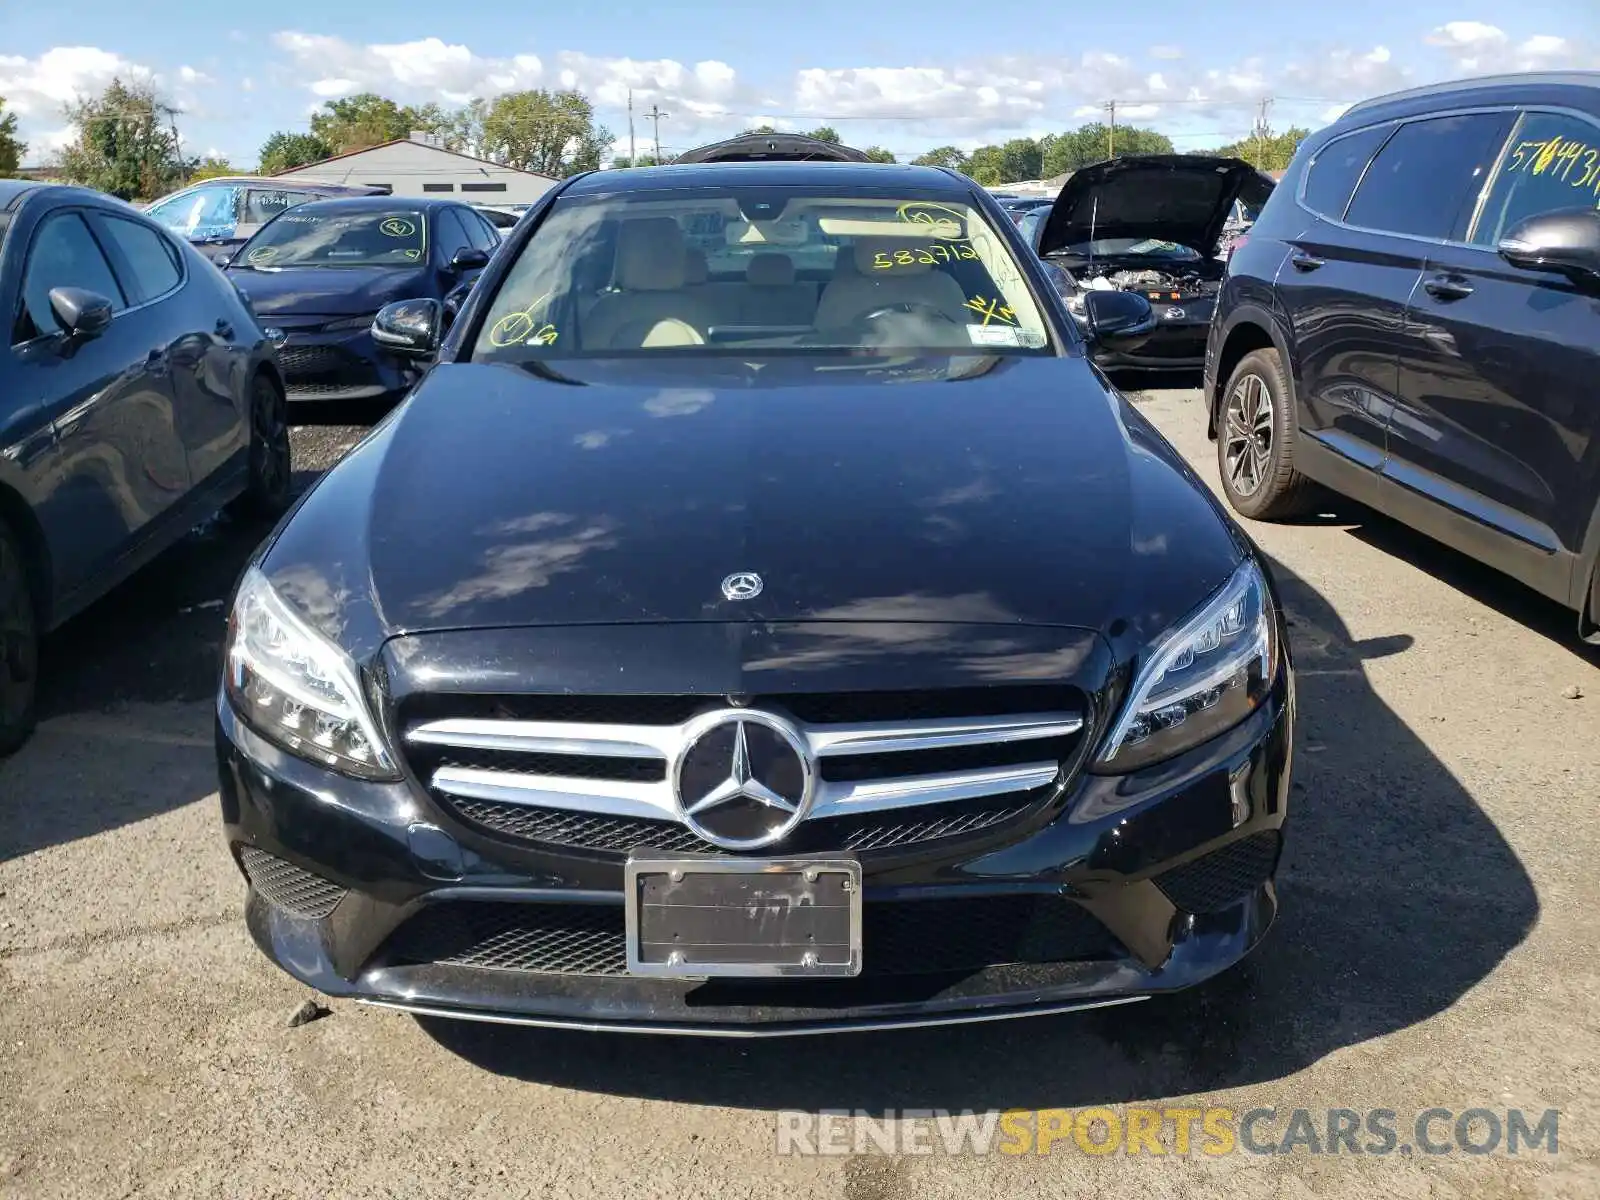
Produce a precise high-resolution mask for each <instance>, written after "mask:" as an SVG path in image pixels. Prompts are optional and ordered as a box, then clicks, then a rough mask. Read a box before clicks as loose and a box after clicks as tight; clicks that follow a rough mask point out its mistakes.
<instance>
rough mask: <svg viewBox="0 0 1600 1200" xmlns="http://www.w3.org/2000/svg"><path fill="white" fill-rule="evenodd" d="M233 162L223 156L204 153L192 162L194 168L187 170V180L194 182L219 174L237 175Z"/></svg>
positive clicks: (214, 177) (212, 177) (213, 177)
mask: <svg viewBox="0 0 1600 1200" xmlns="http://www.w3.org/2000/svg"><path fill="white" fill-rule="evenodd" d="M238 173H239V172H237V171H235V170H234V169H233V164H232V163H230V162H229V161H228V160H227V159H225V158H217V157H215V156H213V155H209V154H208V155H206V157H204V158H202V159H201V160H200V161H199V162H197V163H195V164H194V169H193V170H192V171H190V172H189V182H190V183H196V182H198V181H200V180H202V179H216V178H217V177H218V176H220V175H237V174H238Z"/></svg>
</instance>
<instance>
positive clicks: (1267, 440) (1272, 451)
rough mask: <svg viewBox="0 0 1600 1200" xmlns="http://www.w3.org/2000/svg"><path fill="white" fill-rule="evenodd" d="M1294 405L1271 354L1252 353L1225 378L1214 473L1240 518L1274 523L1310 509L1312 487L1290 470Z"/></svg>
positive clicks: (1277, 360)
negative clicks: (1217, 472)
mask: <svg viewBox="0 0 1600 1200" xmlns="http://www.w3.org/2000/svg"><path fill="white" fill-rule="evenodd" d="M1296 433H1297V431H1296V427H1295V419H1294V402H1293V400H1292V399H1291V397H1290V392H1289V381H1288V379H1287V378H1286V377H1285V375H1284V370H1283V359H1282V358H1281V357H1280V356H1279V354H1278V352H1277V351H1276V350H1253V351H1251V352H1250V353H1249V354H1246V355H1245V356H1244V357H1243V358H1242V359H1240V360H1239V365H1238V366H1236V367H1235V368H1234V369H1233V374H1232V375H1231V376H1229V377H1228V384H1227V386H1226V387H1225V388H1224V389H1223V392H1222V399H1221V404H1220V406H1219V412H1218V413H1217V469H1218V471H1219V473H1220V474H1221V476H1222V490H1223V492H1224V494H1226V496H1227V497H1228V503H1229V504H1230V505H1232V506H1233V508H1234V511H1236V512H1238V513H1239V514H1240V515H1242V516H1246V517H1251V518H1253V519H1255V520H1258V521H1277V520H1281V519H1283V518H1285V517H1294V516H1299V515H1301V514H1302V513H1305V512H1306V511H1308V510H1309V509H1310V507H1311V505H1312V502H1313V499H1314V492H1315V486H1316V485H1315V484H1313V483H1312V482H1311V481H1310V480H1309V479H1307V478H1306V477H1305V476H1304V475H1302V474H1300V473H1299V472H1298V471H1296V470H1295V469H1294V446H1295V438H1296Z"/></svg>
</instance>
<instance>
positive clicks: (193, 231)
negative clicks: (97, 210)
mask: <svg viewBox="0 0 1600 1200" xmlns="http://www.w3.org/2000/svg"><path fill="white" fill-rule="evenodd" d="M387 190H388V189H387V188H379V187H368V186H365V185H358V184H339V183H311V182H308V181H305V180H299V179H297V180H295V181H294V182H293V183H290V182H288V181H286V180H282V179H273V178H271V177H267V178H260V177H257V176H254V175H235V176H228V177H226V178H217V179H208V180H206V181H205V182H204V183H197V184H195V185H194V186H193V187H186V188H184V189H183V190H182V191H180V192H174V193H172V195H170V196H166V197H164V198H162V199H160V200H157V201H156V202H155V203H154V204H150V205H148V206H146V208H145V212H146V213H148V214H149V215H150V216H151V217H153V218H154V219H155V220H157V221H160V222H161V223H162V224H163V225H165V226H166V227H167V228H168V229H170V230H171V231H172V232H173V233H175V234H177V235H178V236H179V237H182V238H187V239H188V240H189V241H190V242H191V243H192V244H193V245H195V246H196V247H198V248H199V250H200V252H201V253H202V254H204V255H205V256H206V257H207V258H210V259H217V258H220V257H223V256H225V255H228V254H231V253H233V251H235V250H237V249H238V248H239V247H240V246H242V245H244V243H245V242H247V241H249V240H250V237H251V235H252V234H254V233H255V231H256V230H258V229H260V228H261V227H262V226H263V225H265V224H266V223H267V222H268V221H270V220H272V218H273V217H275V216H277V215H278V214H279V213H281V212H283V211H284V210H285V209H289V208H292V207H294V206H295V205H296V204H304V203H305V202H306V201H308V200H325V199H330V198H332V197H335V196H373V195H381V194H383V193H384V192H386V191H387Z"/></svg>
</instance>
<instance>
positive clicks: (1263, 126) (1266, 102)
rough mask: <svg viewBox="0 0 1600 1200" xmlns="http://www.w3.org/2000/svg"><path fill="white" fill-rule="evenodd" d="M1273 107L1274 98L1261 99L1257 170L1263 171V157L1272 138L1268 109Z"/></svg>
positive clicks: (1257, 133)
mask: <svg viewBox="0 0 1600 1200" xmlns="http://www.w3.org/2000/svg"><path fill="white" fill-rule="evenodd" d="M1270 107H1272V97H1271V96H1263V97H1261V112H1260V115H1259V116H1257V117H1256V128H1255V142H1256V170H1258V171H1259V170H1260V169H1261V157H1262V155H1263V154H1264V153H1265V152H1266V143H1267V140H1268V139H1269V138H1270V137H1271V136H1272V134H1271V131H1270V130H1269V129H1268V128H1267V109H1268V108H1270Z"/></svg>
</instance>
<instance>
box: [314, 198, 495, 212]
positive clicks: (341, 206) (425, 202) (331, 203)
mask: <svg viewBox="0 0 1600 1200" xmlns="http://www.w3.org/2000/svg"><path fill="white" fill-rule="evenodd" d="M461 203H462V202H461V201H460V200H453V199H449V198H447V197H443V196H329V197H328V198H327V199H325V200H307V201H306V202H305V203H304V204H296V205H295V206H294V211H295V212H329V211H336V212H367V211H371V212H393V211H394V210H395V209H396V208H418V209H423V210H424V211H426V210H428V209H434V208H460V207H461ZM468 207H470V205H469V206H468Z"/></svg>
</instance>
